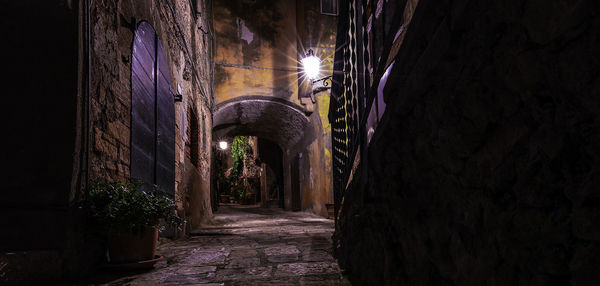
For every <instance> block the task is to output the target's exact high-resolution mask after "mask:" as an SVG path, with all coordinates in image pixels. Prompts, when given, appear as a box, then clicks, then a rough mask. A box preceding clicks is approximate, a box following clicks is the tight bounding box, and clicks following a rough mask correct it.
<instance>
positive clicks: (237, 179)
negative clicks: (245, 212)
mask: <svg viewBox="0 0 600 286" xmlns="http://www.w3.org/2000/svg"><path fill="white" fill-rule="evenodd" d="M249 146H250V144H249V143H248V137H246V136H236V137H235V138H233V143H232V144H231V157H232V158H233V167H232V169H231V173H229V177H228V180H229V184H230V186H231V187H232V189H233V194H232V195H233V196H236V197H237V198H238V199H240V198H242V197H243V196H244V188H243V186H244V182H243V179H242V178H241V174H242V172H243V169H244V161H245V160H246V158H247V157H248V156H247V152H248V147H249Z"/></svg>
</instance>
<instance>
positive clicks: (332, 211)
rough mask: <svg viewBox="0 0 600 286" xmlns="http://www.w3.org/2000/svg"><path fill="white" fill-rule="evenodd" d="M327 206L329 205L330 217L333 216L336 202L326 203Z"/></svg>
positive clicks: (328, 213)
mask: <svg viewBox="0 0 600 286" xmlns="http://www.w3.org/2000/svg"><path fill="white" fill-rule="evenodd" d="M325 206H326V207H327V215H328V218H333V213H334V209H335V205H334V204H325Z"/></svg>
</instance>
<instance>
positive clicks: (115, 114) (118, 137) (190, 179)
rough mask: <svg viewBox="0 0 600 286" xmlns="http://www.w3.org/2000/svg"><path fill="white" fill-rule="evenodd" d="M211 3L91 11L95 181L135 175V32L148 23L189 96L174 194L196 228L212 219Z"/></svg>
mask: <svg viewBox="0 0 600 286" xmlns="http://www.w3.org/2000/svg"><path fill="white" fill-rule="evenodd" d="M206 2H208V1H199V4H198V7H197V8H196V9H197V13H196V11H195V9H194V8H193V7H191V6H190V4H191V2H188V1H166V0H145V1H118V2H114V1H94V2H93V7H92V12H91V18H92V19H91V25H92V43H91V47H92V83H91V86H92V93H91V110H92V114H91V116H90V118H91V121H92V128H91V130H92V133H93V134H92V138H91V142H92V148H91V149H92V154H91V172H90V175H91V179H92V180H112V181H114V180H118V181H127V180H129V178H130V173H129V172H130V171H129V170H130V142H131V140H130V139H131V138H130V134H131V132H130V125H131V60H132V45H133V37H134V32H135V28H136V27H137V25H138V24H139V23H140V22H142V21H146V22H148V23H149V24H150V25H152V27H153V28H154V29H155V30H156V33H157V35H158V38H159V40H160V41H161V43H162V46H163V48H164V50H165V54H166V57H167V61H168V63H169V64H168V65H169V69H170V76H171V84H172V86H171V89H172V90H173V91H174V92H175V93H179V94H182V95H183V101H182V102H179V103H175V125H176V127H175V129H176V130H175V134H176V136H175V144H176V146H175V193H176V198H177V199H181V201H180V203H179V204H180V210H179V212H180V214H181V215H182V216H185V217H186V219H187V221H188V223H189V224H191V225H197V224H199V223H200V222H202V221H203V220H205V219H206V218H208V217H210V216H211V215H212V210H211V207H210V192H209V189H210V188H209V187H210V156H211V151H210V150H211V141H212V138H211V132H210V130H211V127H212V106H213V104H214V103H213V101H212V95H211V80H212V69H211V54H212V40H213V39H212V38H211V37H212V33H210V27H211V25H212V22H211V18H210V15H211V11H210V5H208V4H207V3H206ZM192 121H193V122H192ZM192 127H193V128H195V130H192V129H191V128H192ZM192 137H194V138H192ZM192 142H193V143H192ZM186 146H187V152H186ZM192 148H193V149H194V151H193V152H192V151H191V150H192ZM192 154H193V156H192Z"/></svg>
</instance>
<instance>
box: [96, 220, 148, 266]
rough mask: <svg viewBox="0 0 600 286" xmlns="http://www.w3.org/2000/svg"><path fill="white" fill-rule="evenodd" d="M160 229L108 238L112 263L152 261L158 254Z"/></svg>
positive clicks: (146, 229)
mask: <svg viewBox="0 0 600 286" xmlns="http://www.w3.org/2000/svg"><path fill="white" fill-rule="evenodd" d="M157 243H158V229H157V228H155V227H146V228H144V229H142V230H141V231H140V232H138V233H135V234H133V233H123V234H115V235H110V236H109V237H108V254H109V256H110V263H128V262H138V261H144V260H150V259H153V258H154V255H155V253H156V245H157Z"/></svg>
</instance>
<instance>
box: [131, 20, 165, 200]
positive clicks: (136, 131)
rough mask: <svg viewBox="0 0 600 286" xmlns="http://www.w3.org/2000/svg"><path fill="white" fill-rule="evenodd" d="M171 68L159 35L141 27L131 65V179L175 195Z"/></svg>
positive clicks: (142, 24)
mask: <svg viewBox="0 0 600 286" xmlns="http://www.w3.org/2000/svg"><path fill="white" fill-rule="evenodd" d="M170 87H171V81H170V73H169V67H168V64H167V60H166V56H165V53H164V51H163V48H162V45H161V43H160V40H159V39H158V36H157V35H156V32H155V31H154V29H153V28H152V26H150V24H148V23H146V22H142V23H140V25H139V26H138V28H137V30H136V32H135V36H134V42H133V51H132V63H131V178H132V179H133V180H140V181H141V182H142V183H143V184H144V187H143V189H145V190H149V189H151V188H152V186H153V185H157V186H159V188H160V190H161V191H163V192H165V193H168V194H174V189H175V109H174V100H173V93H172V92H171V88H170Z"/></svg>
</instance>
